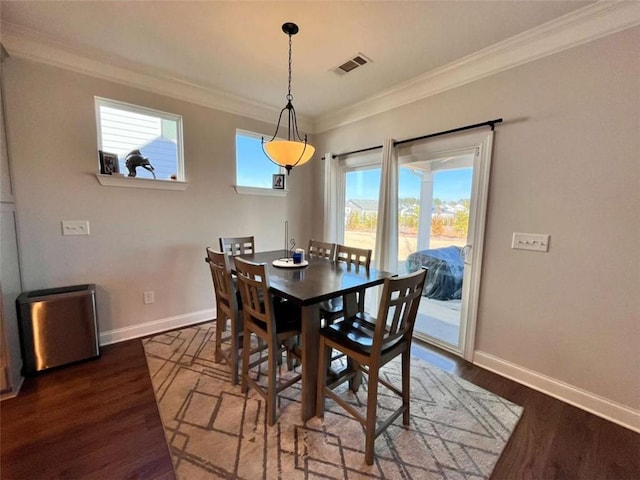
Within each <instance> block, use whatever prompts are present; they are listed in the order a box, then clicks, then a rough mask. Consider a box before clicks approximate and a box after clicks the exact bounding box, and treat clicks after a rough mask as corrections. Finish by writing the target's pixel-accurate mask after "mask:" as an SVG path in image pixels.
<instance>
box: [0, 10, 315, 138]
mask: <svg viewBox="0 0 640 480" xmlns="http://www.w3.org/2000/svg"><path fill="white" fill-rule="evenodd" d="M0 31H2V44H3V45H4V46H5V47H6V49H7V50H8V51H9V54H10V56H12V57H18V58H23V59H26V60H31V61H34V62H39V63H44V64H47V65H51V66H54V67H59V68H63V69H66V70H71V71H74V72H78V73H82V74H85V75H90V76H92V77H96V78H100V79H103V80H109V81H112V82H116V83H119V84H122V85H127V86H129V87H134V88H140V89H143V90H146V91H149V92H153V93H157V94H159V95H164V96H167V97H171V98H176V99H178V100H183V101H185V102H190V103H195V104H197V105H202V106H205V107H209V108H213V109H215V110H221V111H223V112H227V113H232V114H235V115H241V116H243V117H248V118H252V119H255V120H260V121H263V122H267V123H270V124H273V123H274V120H275V119H277V118H278V115H279V114H280V107H277V108H276V107H272V106H268V105H264V104H261V103H258V102H252V101H250V100H247V99H246V98H243V97H239V96H236V95H232V94H229V93H225V92H221V91H217V90H214V89H210V88H205V87H202V86H200V85H196V84H193V83H190V82H187V81H185V80H182V79H179V78H175V77H171V76H170V75H166V74H163V73H162V72H156V71H153V72H151V71H143V70H142V69H141V67H140V66H139V65H136V64H133V63H127V62H125V61H123V60H121V59H114V58H105V55H104V52H99V51H96V50H91V49H78V48H76V47H72V46H70V45H65V44H62V43H60V42H57V41H56V40H54V39H52V38H50V37H47V36H46V35H44V34H42V33H40V32H37V31H35V30H32V29H28V28H24V27H22V26H19V25H14V24H10V23H6V22H0ZM298 124H299V126H300V128H301V130H303V131H307V132H309V131H311V129H312V128H313V122H312V121H311V120H310V119H309V118H308V117H305V116H302V115H298Z"/></svg>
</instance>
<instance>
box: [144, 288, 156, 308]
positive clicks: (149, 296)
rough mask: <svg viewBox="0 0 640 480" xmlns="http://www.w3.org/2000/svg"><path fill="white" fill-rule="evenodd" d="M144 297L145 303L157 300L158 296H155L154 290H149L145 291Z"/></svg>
mask: <svg viewBox="0 0 640 480" xmlns="http://www.w3.org/2000/svg"><path fill="white" fill-rule="evenodd" d="M142 299H143V300H144V303H145V305H147V304H149V303H153V302H155V301H156V298H155V295H154V294H153V290H151V291H149V292H144V293H143V294H142Z"/></svg>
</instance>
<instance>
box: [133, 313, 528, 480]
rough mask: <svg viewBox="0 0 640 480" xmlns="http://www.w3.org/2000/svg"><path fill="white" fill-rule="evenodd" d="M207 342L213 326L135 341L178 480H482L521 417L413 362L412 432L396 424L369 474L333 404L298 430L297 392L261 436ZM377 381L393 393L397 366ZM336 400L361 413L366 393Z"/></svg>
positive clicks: (386, 405)
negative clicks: (358, 408)
mask: <svg viewBox="0 0 640 480" xmlns="http://www.w3.org/2000/svg"><path fill="white" fill-rule="evenodd" d="M214 341H215V324H214V323H213V322H209V323H205V324H200V325H197V326H194V327H189V328H185V329H182V330H176V331H172V332H168V333H166V334H162V335H157V336H155V337H152V338H148V339H145V340H143V344H144V348H145V352H146V356H147V363H148V366H149V372H150V375H151V380H152V383H153V386H154V390H155V394H156V399H157V401H158V407H159V410H160V415H161V417H162V422H163V425H164V429H165V434H166V437H167V442H168V444H169V448H170V450H171V455H172V458H173V464H174V467H175V471H176V475H177V477H178V478H179V479H184V480H187V479H188V480H197V479H213V478H226V479H248V480H254V479H259V478H262V479H269V480H271V479H276V478H278V479H280V478H281V479H285V480H290V479H320V478H323V479H378V478H379V479H383V478H384V479H403V480H406V479H421V480H424V479H484V478H488V477H489V476H490V475H491V471H492V470H493V467H494V465H495V463H496V461H497V460H498V457H499V456H500V453H501V452H502V449H503V448H504V446H505V444H506V443H507V440H508V439H509V436H510V435H511V433H512V432H513V429H514V428H515V426H516V424H517V422H518V419H519V418H520V415H521V414H522V408H521V407H519V406H517V405H515V404H513V403H511V402H508V401H507V400H504V399H503V398H500V397H498V396H496V395H494V394H492V393H490V392H487V391H485V390H483V389H481V388H479V387H477V386H475V385H473V384H471V383H468V382H466V381H464V380H462V379H460V378H458V377H456V376H453V375H450V374H448V373H446V372H443V371H441V370H440V369H438V368H436V367H433V366H431V365H428V364H427V363H425V362H424V361H422V360H420V359H417V358H412V361H411V373H412V378H411V425H410V427H409V428H408V429H405V428H403V426H402V417H400V418H398V419H396V421H395V422H394V424H393V425H391V426H389V427H388V428H387V430H386V432H385V433H383V434H381V435H380V436H379V437H378V439H377V440H376V448H375V451H376V457H375V461H374V464H373V465H371V466H368V465H366V464H365V462H364V434H363V431H362V428H361V426H360V424H359V423H358V422H356V421H355V420H353V419H352V418H351V417H349V416H348V415H347V414H346V412H344V410H342V409H341V408H340V407H338V406H337V405H336V404H335V403H334V402H333V401H332V400H329V399H327V402H326V407H327V411H326V412H325V417H324V419H323V420H320V419H318V418H316V417H314V418H312V419H311V420H309V421H308V422H306V424H304V423H303V422H302V421H301V418H300V403H299V399H300V384H299V383H298V384H294V385H293V386H292V387H290V388H288V389H286V390H284V391H283V392H281V394H280V396H279V399H278V413H279V418H278V423H277V424H276V425H275V426H273V427H267V425H266V422H265V408H264V403H263V401H262V398H261V397H260V396H259V395H258V394H256V393H255V392H254V391H252V390H249V393H248V394H247V395H246V396H245V395H243V394H242V393H241V392H240V387H239V386H236V387H232V386H231V383H230V381H229V378H230V377H229V370H228V367H227V366H226V365H225V364H217V363H215V362H214V361H213V358H214ZM298 368H300V367H298ZM283 370H285V371H286V368H283ZM383 371H384V375H385V376H386V377H387V379H388V380H390V381H391V382H392V383H394V384H399V383H400V361H399V360H397V361H396V360H394V361H392V362H391V363H389V364H388V365H387V366H385V368H384V370H383ZM263 377H264V375H263ZM344 396H346V397H349V396H350V401H352V402H353V404H354V405H360V406H362V405H363V404H366V391H365V388H361V389H360V392H359V393H358V394H357V395H354V394H353V393H351V392H350V391H349V390H348V389H347V388H346V386H345V388H344ZM396 398H397V397H395V396H394V395H392V394H390V392H388V391H386V392H385V389H384V388H383V387H381V389H380V390H379V405H380V406H379V410H378V411H379V416H384V415H385V414H386V411H388V410H389V411H390V410H391V409H395V408H396V407H397V405H398V403H397V402H398V401H399V400H396Z"/></svg>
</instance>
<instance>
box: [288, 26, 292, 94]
mask: <svg viewBox="0 0 640 480" xmlns="http://www.w3.org/2000/svg"><path fill="white" fill-rule="evenodd" d="M287 100H289V101H291V100H293V95H291V34H289V92H288V93H287Z"/></svg>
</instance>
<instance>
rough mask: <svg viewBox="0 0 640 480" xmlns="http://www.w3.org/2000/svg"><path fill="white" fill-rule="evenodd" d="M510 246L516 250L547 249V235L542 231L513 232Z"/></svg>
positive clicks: (546, 250)
mask: <svg viewBox="0 0 640 480" xmlns="http://www.w3.org/2000/svg"><path fill="white" fill-rule="evenodd" d="M511 248H515V249H517V250H533V251H535V252H548V251H549V235H547V234H543V233H514V234H513V240H511Z"/></svg>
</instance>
